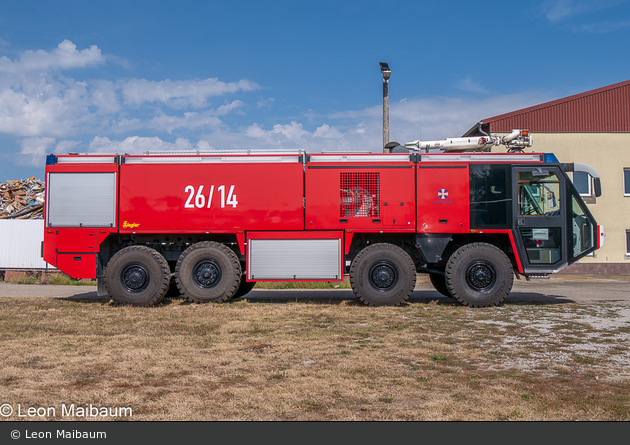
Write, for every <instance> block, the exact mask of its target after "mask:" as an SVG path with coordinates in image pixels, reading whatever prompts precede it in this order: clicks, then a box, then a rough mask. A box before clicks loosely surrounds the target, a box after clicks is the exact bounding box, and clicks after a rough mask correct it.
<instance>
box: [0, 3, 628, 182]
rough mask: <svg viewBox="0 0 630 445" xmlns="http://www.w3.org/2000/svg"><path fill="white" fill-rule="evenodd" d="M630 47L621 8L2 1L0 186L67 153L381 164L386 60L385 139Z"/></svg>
mask: <svg viewBox="0 0 630 445" xmlns="http://www.w3.org/2000/svg"><path fill="white" fill-rule="evenodd" d="M629 43H630V1H621V0H618V1H616V0H599V1H583V0H532V1H519V2H507V1H481V2H470V1H440V2H437V1H434V2H425V1H405V0H398V1H395V2H388V1H371V0H362V1H358V0H337V1H299V0H294V1H280V0H276V1H262V0H258V1H241V0H228V1H222V0H217V1H183V0H180V1H168V2H167V1H115V0H108V1H64V0H60V1H55V2H50V1H44V0H40V1H28V0H19V1H17V0H5V1H3V2H2V3H0V181H1V182H3V181H5V180H7V179H24V178H26V177H29V176H36V177H37V178H39V179H44V178H43V172H44V161H45V155H46V154H48V153H57V154H64V153H68V152H69V151H70V152H107V153H112V152H117V153H141V152H142V151H144V150H173V149H175V150H176V149H202V150H208V149H253V148H273V149H306V150H307V151H309V152H319V151H322V150H326V151H331V150H356V151H372V152H380V151H382V147H381V145H382V80H381V79H382V78H381V73H380V70H379V65H378V62H387V63H389V66H390V67H391V69H392V76H391V79H390V139H391V140H396V141H398V142H407V141H412V140H416V139H422V140H430V139H444V138H447V137H457V136H460V135H461V134H462V133H464V132H465V131H466V130H468V128H470V127H471V126H472V125H474V124H475V122H477V121H479V120H480V119H483V118H484V117H490V116H494V115H496V114H500V113H504V112H509V111H513V110H517V109H519V108H523V107H527V106H530V105H535V104H538V103H542V102H545V101H548V100H553V99H558V98H561V97H565V96H568V95H571V94H576V93H580V92H583V91H587V90H590V89H594V88H599V87H603V86H606V85H610V84H612V83H616V82H621V81H625V80H628V79H630V59H629V58H628V57H626V52H627V48H628V47H629ZM534 141H535V136H534ZM534 148H535V142H534Z"/></svg>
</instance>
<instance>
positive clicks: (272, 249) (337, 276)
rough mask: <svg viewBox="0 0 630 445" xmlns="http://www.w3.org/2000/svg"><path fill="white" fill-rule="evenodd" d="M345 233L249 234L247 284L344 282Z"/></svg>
mask: <svg viewBox="0 0 630 445" xmlns="http://www.w3.org/2000/svg"><path fill="white" fill-rule="evenodd" d="M342 237H343V232H341V231H338V232H337V231H335V232H309V233H305V232H289V233H286V232H285V233H277V232H248V233H247V280H248V281H274V280H277V281H317V280H325V281H337V280H339V281H340V280H342V279H343V270H342V265H343V252H342Z"/></svg>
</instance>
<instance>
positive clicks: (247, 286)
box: [232, 277, 256, 299]
mask: <svg viewBox="0 0 630 445" xmlns="http://www.w3.org/2000/svg"><path fill="white" fill-rule="evenodd" d="M254 286H256V282H255V281H245V277H243V278H241V285H240V286H239V287H238V289H237V290H236V293H235V294H234V296H233V297H232V299H234V298H240V297H244V296H245V295H247V294H248V293H249V292H250V291H251V290H252V289H253V288H254Z"/></svg>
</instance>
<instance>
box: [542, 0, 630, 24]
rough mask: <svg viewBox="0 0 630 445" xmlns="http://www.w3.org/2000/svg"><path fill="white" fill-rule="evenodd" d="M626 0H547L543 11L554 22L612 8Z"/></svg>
mask: <svg viewBox="0 0 630 445" xmlns="http://www.w3.org/2000/svg"><path fill="white" fill-rule="evenodd" d="M624 1H625V0H599V1H592V0H546V1H544V2H543V3H542V11H543V13H544V14H545V16H546V17H547V20H549V21H550V22H552V23H555V22H559V21H563V20H566V19H568V18H570V17H573V16H576V15H580V14H585V13H589V12H592V11H597V10H600V9H605V8H610V7H613V6H617V5H618V4H620V3H623V2H624Z"/></svg>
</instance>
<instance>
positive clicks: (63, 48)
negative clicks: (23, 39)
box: [0, 40, 105, 74]
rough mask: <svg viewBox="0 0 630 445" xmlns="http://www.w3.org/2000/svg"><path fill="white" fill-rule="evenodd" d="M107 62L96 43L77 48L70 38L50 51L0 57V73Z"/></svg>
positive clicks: (65, 67) (76, 66)
mask: <svg viewBox="0 0 630 445" xmlns="http://www.w3.org/2000/svg"><path fill="white" fill-rule="evenodd" d="M102 63H105V57H104V56H103V54H101V50H100V49H99V48H98V46H96V45H92V46H91V47H89V48H86V49H82V50H77V46H76V45H75V44H74V43H72V42H71V41H70V40H64V41H63V42H61V43H60V44H59V45H57V48H55V49H54V50H52V51H50V52H48V51H44V50H41V49H40V50H37V51H24V52H23V53H22V55H21V56H20V57H19V58H18V59H17V60H11V59H9V58H8V57H6V56H3V57H0V73H13V74H16V73H24V72H31V71H48V70H56V69H65V70H68V69H73V68H85V67H88V66H94V65H99V64H102Z"/></svg>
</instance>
